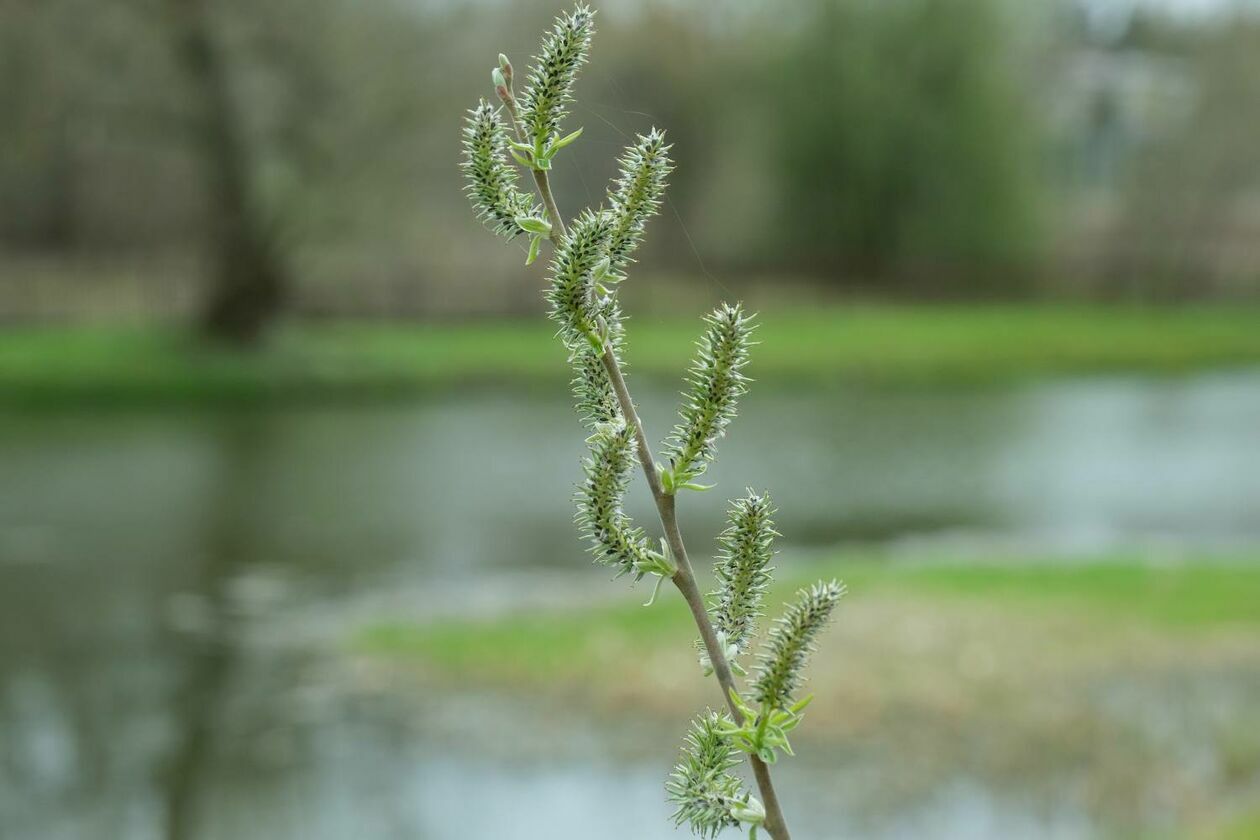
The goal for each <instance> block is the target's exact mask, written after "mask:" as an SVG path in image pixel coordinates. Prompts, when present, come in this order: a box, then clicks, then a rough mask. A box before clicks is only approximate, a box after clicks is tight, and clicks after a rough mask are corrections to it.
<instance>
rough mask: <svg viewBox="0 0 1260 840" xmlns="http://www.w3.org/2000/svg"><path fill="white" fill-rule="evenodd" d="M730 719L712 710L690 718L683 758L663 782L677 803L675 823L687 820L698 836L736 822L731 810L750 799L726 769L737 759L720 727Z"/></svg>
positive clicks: (738, 781) (711, 833)
mask: <svg viewBox="0 0 1260 840" xmlns="http://www.w3.org/2000/svg"><path fill="white" fill-rule="evenodd" d="M729 723H730V718H728V717H726V716H725V715H719V714H718V713H716V712H713V711H709V712H708V713H707V714H706V715H705V716H704V717H701V718H699V719H697V720H694V721H692V723H691V729H690V730H689V731H688V732H687V737H686V739H685V741H684V744H683V754H682V760H681V761H679V762H678V764H677V765H676V766H675V767H674V771H673V772H672V773H670V775H669V779H668V780H666V782H665V791H666V793H667V795H668V797H669V801H670V802H671V803H672V804H674V805H677V806H678V810H677V811H675V812H674V815H673V818H674V824H675V825H682V824H683V823H684V822H686V823H690V825H691V829H692V831H694V832H695V833H696V834H697V835H698V836H700V837H716V836H717V835H718V834H719V833H720V832H721V831H722V829H724V828H730V827H735V826H738V825H739V820H738V819H737V818H736V817H735V816H734V815H733V814H732V810H733V809H737V808H738V807H739V806H741V805H746V804H747V803H748V801H749V799H750V797H749V795H748V793H747V792H746V791H745V790H744V786H743V784H742V783H741V782H740V780H739V779H738V778H736V777H735V776H733V775H731V774H730V773H729V772H728V771H729V770H730V769H731V768H732V767H734V766H735V765H736V764H738V763H739V761H740V758H739V754H738V753H737V752H736V751H735V749H734V747H733V746H732V745H731V742H730V739H729V738H728V737H727V736H726V735H724V734H722V732H721V731H720V730H721V728H722V727H723V725H728V724H729Z"/></svg>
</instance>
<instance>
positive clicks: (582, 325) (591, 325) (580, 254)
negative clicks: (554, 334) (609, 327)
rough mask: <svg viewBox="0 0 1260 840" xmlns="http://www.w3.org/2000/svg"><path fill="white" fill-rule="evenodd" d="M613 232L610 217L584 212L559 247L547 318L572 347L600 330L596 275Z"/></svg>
mask: <svg viewBox="0 0 1260 840" xmlns="http://www.w3.org/2000/svg"><path fill="white" fill-rule="evenodd" d="M611 230H612V225H611V222H610V220H609V218H608V215H607V214H605V213H594V212H592V211H590V210H585V211H583V212H582V214H581V215H580V216H578V217H577V218H576V219H575V220H574V221H573V224H572V225H570V227H569V235H568V236H567V237H565V238H564V239H563V240H561V241H560V242H559V243H557V245H556V253H555V256H554V257H553V258H552V261H551V286H550V288H548V290H547V303H548V304H549V311H548V315H549V316H550V317H551V319H552V320H553V321H555V322H556V323H557V324H558V325H559V326H560V337H561V339H563V341H564V343H565V344H566V345H569V346H570V347H572V346H573V345H574V344H575V342H577V341H580V340H585V339H586V338H587V337H589V336H591V335H594V334H595V333H596V332H597V331H598V329H599V318H598V316H599V306H598V304H599V301H598V300H597V299H596V297H595V290H594V286H595V276H594V272H595V269H596V267H597V266H598V265H599V264H600V263H601V262H602V261H603V259H604V250H605V248H606V247H607V245H608V237H609V234H610V233H611Z"/></svg>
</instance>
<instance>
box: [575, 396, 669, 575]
mask: <svg viewBox="0 0 1260 840" xmlns="http://www.w3.org/2000/svg"><path fill="white" fill-rule="evenodd" d="M590 444H591V452H590V455H589V456H588V457H587V458H586V460H585V461H584V462H583V464H582V469H583V473H584V477H583V480H582V483H581V485H580V487H579V490H578V494H577V516H576V521H577V524H578V528H579V530H580V531H581V532H582V535H583V536H584V537H585V538H586V540H587V542H588V543H589V548H588V550H589V551H590V553H591V554H592V555H594V557H595V561H596V562H597V563H601V564H603V565H605V566H610V567H612V568H615V569H617V571H618V574H633V575H634V576H635V577H636V578H639V577H642V576H643V574H644V570H645V569H651V568H654V567H655V566H657V565H658V563H659V560H660V555H659V554H658V553H657V552H654V551H652V550H651V549H649V548H648V546H647V540H646V539H645V538H644V536H643V530H642V529H641V528H637V527H635V526H634V524H633V523H632V522H631V521H630V518H629V517H628V516H627V515H626V514H625V512H624V511H623V510H622V499H623V498H624V496H625V493H626V486H627V485H628V484H629V483H630V473H631V471H632V470H633V469H634V465H635V460H634V453H633V447H634V431H633V430H632V429H631V428H630V427H629V426H627V425H626V424H625V423H624V422H621V421H618V422H616V423H609V424H605V425H603V426H600V427H599V428H597V429H596V430H595V433H594V434H592V435H591V438H590Z"/></svg>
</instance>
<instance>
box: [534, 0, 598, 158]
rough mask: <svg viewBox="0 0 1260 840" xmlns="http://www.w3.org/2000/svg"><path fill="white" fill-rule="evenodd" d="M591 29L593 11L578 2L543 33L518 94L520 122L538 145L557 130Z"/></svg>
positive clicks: (580, 65)
mask: <svg viewBox="0 0 1260 840" xmlns="http://www.w3.org/2000/svg"><path fill="white" fill-rule="evenodd" d="M594 33H595V13H594V12H592V11H591V10H590V9H589V8H587V7H586V6H584V5H582V4H581V3H579V4H578V5H577V6H575V7H574V9H573V11H572V12H569V13H568V14H563V15H561V16H560V17H559V18H557V19H556V23H555V26H553V27H552V30H551V31H550V32H548V33H547V34H546V35H545V36H543V42H542V47H541V48H540V50H539V53H538V55H537V56H535V57H534V66H533V68H532V69H531V70H530V72H529V78H528V79H527V80H526V83H525V92H524V93H522V94H521V98H520V118H521V123H522V124H523V125H524V126H525V131H526V132H527V133H528V134H529V136H530V138H531V139H533V140H534V142H535V144H536V145H537V146H539V147H542V146H546V145H547V144H548V143H550V142H552V141H553V140H555V139H556V137H557V136H558V134H559V132H560V123H561V122H562V121H563V120H564V118H565V116H567V114H568V111H567V105H568V104H569V103H570V102H572V101H573V84H574V82H575V81H576V80H577V74H578V70H580V69H581V68H582V65H584V64H585V63H586V56H587V53H588V52H589V50H590V47H591V36H592V35H593V34H594Z"/></svg>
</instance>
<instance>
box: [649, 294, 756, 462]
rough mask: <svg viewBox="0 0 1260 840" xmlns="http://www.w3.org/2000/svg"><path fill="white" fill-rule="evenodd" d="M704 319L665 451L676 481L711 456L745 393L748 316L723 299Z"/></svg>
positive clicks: (750, 330) (749, 332)
mask: <svg viewBox="0 0 1260 840" xmlns="http://www.w3.org/2000/svg"><path fill="white" fill-rule="evenodd" d="M704 320H705V323H706V324H707V325H708V328H707V329H706V330H705V332H704V334H703V335H702V336H701V337H700V340H699V341H697V342H696V347H697V348H698V350H697V353H696V357H695V360H694V361H693V362H692V365H691V370H690V371H689V373H688V376H687V384H688V386H689V387H688V390H686V391H684V392H683V404H682V407H681V408H680V409H679V411H678V414H679V417H680V418H681V420H682V422H680V423H679V424H678V425H676V426H675V427H674V430H673V433H672V434H671V435H670V437H669V440H668V441H667V448H666V452H665V457H666V458H667V459H668V460H669V462H670V466H671V467H672V469H673V470H674V474H675V476H677V477H678V478H679V479H680V480H687V479H690V478H694V477H695V476H698V475H700V474H701V473H703V472H704V470H705V468H706V467H707V466H708V464H709V463H710V462H711V461H712V460H713V458H714V456H715V455H716V451H717V450H716V447H717V441H718V438H720V437H722V436H723V435H724V434H725V433H726V427H727V426H728V425H730V422H731V420H733V419H734V418H735V410H736V406H737V403H738V400H739V398H740V397H741V396H743V395H744V394H746V393H747V392H748V385H747V383H748V378H747V377H746V376H744V374H743V370H744V367H745V366H746V365H747V364H748V349H749V346H750V345H751V343H752V342H751V335H752V331H753V328H754V327H753V323H752V316H750V315H746V314H744V309H743V307H742V306H741V305H740V304H738V303H737V304H735V305H734V306H731V305H730V304H725V303H724V304H722V305H721V306H719V307H718V308H717V309H715V310H714V311H713V312H712V313H710V314H709V315H706V316H705V319H704Z"/></svg>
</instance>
